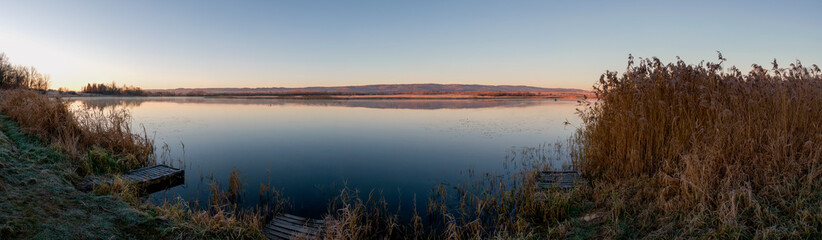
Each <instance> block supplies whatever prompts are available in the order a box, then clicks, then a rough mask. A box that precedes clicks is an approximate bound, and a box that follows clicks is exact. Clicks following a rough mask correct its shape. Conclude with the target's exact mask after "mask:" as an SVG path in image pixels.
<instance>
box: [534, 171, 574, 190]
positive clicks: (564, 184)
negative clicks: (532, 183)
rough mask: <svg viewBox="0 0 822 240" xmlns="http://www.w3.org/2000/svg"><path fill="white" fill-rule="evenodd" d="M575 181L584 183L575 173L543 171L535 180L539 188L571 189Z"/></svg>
mask: <svg viewBox="0 0 822 240" xmlns="http://www.w3.org/2000/svg"><path fill="white" fill-rule="evenodd" d="M577 181H585V179H583V178H581V177H580V174H579V172H576V171H543V172H540V174H539V176H538V178H537V187H539V188H553V187H558V188H563V189H567V188H573V187H574V183H576V182H577Z"/></svg>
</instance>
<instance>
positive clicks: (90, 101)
mask: <svg viewBox="0 0 822 240" xmlns="http://www.w3.org/2000/svg"><path fill="white" fill-rule="evenodd" d="M68 100H69V101H77V102H79V103H81V104H82V105H83V106H84V107H88V108H96V109H106V108H111V107H138V106H140V105H141V104H143V103H145V102H173V103H201V104H252V105H288V104H296V105H305V106H340V107H363V108H386V109H464V108H489V107H527V106H534V105H539V104H544V102H545V101H554V100H544V99H541V100H530V99H505V100H502V99H477V100H473V99H451V100H449V99H445V100H443V99H276V98H220V97H94V98H89V97H77V98H70V99H68Z"/></svg>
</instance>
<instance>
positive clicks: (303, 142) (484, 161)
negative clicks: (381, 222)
mask: <svg viewBox="0 0 822 240" xmlns="http://www.w3.org/2000/svg"><path fill="white" fill-rule="evenodd" d="M110 100H111V99H104V98H101V99H96V98H92V99H83V100H81V101H85V102H86V103H88V104H89V105H93V102H94V101H110ZM178 100H179V101H144V102H141V103H140V104H130V107H129V108H130V110H131V113H132V115H133V117H134V123H135V124H144V125H145V127H146V128H147V130H148V131H149V135H152V134H156V135H155V136H156V137H155V138H156V141H157V144H158V145H162V144H163V143H164V142H165V143H168V144H169V145H170V146H171V147H172V151H173V154H174V155H175V156H180V155H181V152H182V151H181V149H180V142H183V143H185V157H186V162H187V172H186V186H183V187H177V188H174V189H172V190H171V191H169V192H168V193H158V194H156V195H155V196H161V195H163V194H170V195H173V194H180V195H182V196H183V197H184V198H186V199H194V198H196V197H197V195H198V191H199V197H200V200H201V202H204V201H205V200H206V197H207V195H208V188H207V187H206V186H207V184H208V181H207V180H205V181H204V182H201V181H200V178H201V176H209V175H210V174H213V176H214V177H215V178H216V179H218V180H219V181H221V182H222V183H223V184H224V186H225V184H226V183H227V182H228V180H227V178H228V175H229V173H230V172H231V169H232V168H234V167H236V168H238V169H239V170H240V171H241V172H242V173H243V174H244V175H247V179H246V182H247V183H248V185H247V186H246V187H247V188H246V191H247V192H246V197H247V200H248V203H249V204H254V203H256V201H257V194H258V192H259V184H260V183H262V182H267V181H269V180H270V181H271V183H272V184H273V186H275V187H276V188H278V189H281V190H283V191H284V193H285V194H286V195H287V196H289V197H291V198H292V200H294V202H296V203H297V204H295V206H294V207H295V212H296V213H300V214H304V215H315V216H316V215H320V214H322V213H324V212H325V211H326V209H325V206H326V203H327V201H328V200H329V197H330V196H331V195H333V194H334V193H335V191H336V189H338V187H339V186H341V185H342V184H343V182H347V184H348V186H349V187H353V188H358V189H363V190H370V189H372V188H378V189H384V190H385V191H386V195H387V197H388V198H389V199H391V198H394V199H397V198H398V196H396V193H397V191H398V189H399V190H400V191H402V196H403V198H404V199H403V200H402V201H403V202H405V203H410V201H411V199H410V197H411V196H413V194H414V193H416V194H417V196H418V198H419V199H418V201H420V202H422V201H423V200H425V196H427V193H428V190H430V188H431V187H433V186H434V185H435V184H437V183H441V182H448V181H454V180H456V178H457V175H458V173H459V172H460V171H463V170H467V169H474V170H476V171H478V172H482V171H497V170H500V168H502V166H503V164H502V162H503V160H504V159H505V156H506V154H508V151H509V150H510V149H511V148H512V147H534V146H537V145H539V144H543V143H546V142H547V143H553V142H555V141H557V140H564V139H565V138H567V136H569V135H570V133H571V132H572V129H571V128H570V127H566V126H564V125H563V124H562V123H563V122H564V121H565V120H566V119H567V120H571V121H574V120H575V119H576V117H575V116H574V115H573V112H574V109H575V108H576V102H570V101H558V102H554V101H546V100H537V101H531V102H530V103H529V104H527V105H524V106H521V105H515V107H506V106H509V105H506V104H497V106H496V107H488V108H464V109H434V110H430V109H396V108H385V109H381V108H366V107H346V106H342V105H330V106H323V105H322V104H316V103H317V101H323V100H310V101H312V105H305V104H298V103H290V104H277V103H276V101H278V100H267V101H268V102H271V103H272V104H260V103H259V102H257V103H253V104H249V103H245V104H239V103H231V101H223V102H211V103H208V104H205V103H191V102H188V101H189V100H191V99H178ZM448 101H453V100H446V101H442V102H448ZM498 101H521V100H498ZM186 102H188V103H186ZM443 104H445V105H447V104H448V103H443ZM269 173H270V175H271V176H270V179H269V178H268V177H267V176H268V174H269Z"/></svg>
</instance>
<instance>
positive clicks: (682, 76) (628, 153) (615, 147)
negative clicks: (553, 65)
mask: <svg viewBox="0 0 822 240" xmlns="http://www.w3.org/2000/svg"><path fill="white" fill-rule="evenodd" d="M719 59H720V63H718V64H715V63H705V64H700V65H687V64H685V63H684V62H682V61H677V62H676V63H672V64H663V63H661V62H660V60H659V59H656V58H653V59H641V60H639V63H638V64H635V63H634V62H633V58H631V59H630V61H629V64H628V69H627V72H626V73H624V74H622V75H618V74H617V73H616V72H607V73H606V74H604V75H603V76H602V78H601V79H600V81H599V84H598V85H596V86H595V91H596V93H597V95H598V97H599V100H598V101H595V102H589V103H586V107H585V108H584V109H583V110H582V111H581V117H582V120H583V121H584V126H583V128H581V129H580V131H579V134H578V136H577V137H578V139H577V140H578V143H579V145H578V148H577V150H576V151H575V153H576V159H577V161H578V162H577V165H578V166H579V167H580V168H581V170H582V171H583V172H584V174H586V175H587V176H589V177H591V178H593V179H594V180H595V185H594V186H595V189H594V191H595V193H594V194H593V195H592V196H593V197H594V199H592V200H593V201H594V202H596V204H597V207H600V208H604V209H609V210H610V211H611V212H613V213H614V214H613V216H612V219H610V221H611V223H610V224H609V225H608V226H607V227H606V229H607V230H608V231H606V232H605V234H606V235H607V236H611V237H617V236H622V237H624V236H627V237H652V238H673V237H685V238H689V237H705V236H708V237H713V238H808V237H812V236H816V237H818V236H820V235H822V207H820V206H822V179H821V178H820V174H822V165H820V156H822V155H820V154H822V125H821V124H819V119H821V118H822V108H820V107H819V106H822V74H821V73H820V69H819V67H817V66H816V65H813V66H812V67H810V68H808V67H804V66H802V64H801V63H799V62H798V61H797V62H796V63H795V64H790V68H787V69H785V68H779V67H778V65H777V63H776V61H774V62H773V68H772V69H770V70H766V69H764V68H763V67H761V66H758V65H753V70H752V71H751V72H749V73H747V74H743V73H741V72H740V71H739V70H737V69H736V68H735V67H732V68H730V69H729V70H727V71H723V70H722V66H721V63H722V62H721V61H724V59H723V58H722V55H721V54H720V55H719Z"/></svg>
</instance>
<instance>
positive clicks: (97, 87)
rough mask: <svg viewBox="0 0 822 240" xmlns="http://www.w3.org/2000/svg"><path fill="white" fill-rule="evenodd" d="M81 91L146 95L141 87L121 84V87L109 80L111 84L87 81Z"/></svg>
mask: <svg viewBox="0 0 822 240" xmlns="http://www.w3.org/2000/svg"><path fill="white" fill-rule="evenodd" d="M81 92H84V93H96V94H105V95H124V96H145V95H148V93H147V92H146V91H143V89H141V88H139V87H135V86H127V85H125V84H123V86H122V87H120V86H117V83H115V82H111V84H105V83H89V84H87V85H86V86H85V87H83V89H82V90H81Z"/></svg>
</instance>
